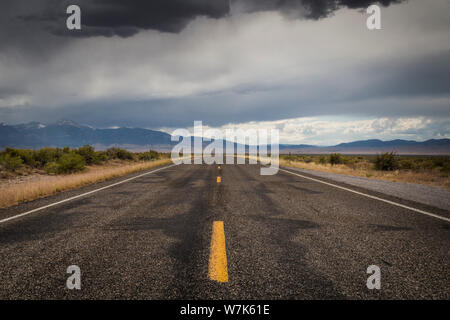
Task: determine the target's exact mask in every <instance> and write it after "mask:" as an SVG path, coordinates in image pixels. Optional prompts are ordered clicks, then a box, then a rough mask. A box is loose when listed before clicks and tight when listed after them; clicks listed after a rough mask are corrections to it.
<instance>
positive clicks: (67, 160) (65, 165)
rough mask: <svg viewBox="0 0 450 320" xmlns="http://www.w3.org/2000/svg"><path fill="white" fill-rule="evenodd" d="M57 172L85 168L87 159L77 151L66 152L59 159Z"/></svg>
mask: <svg viewBox="0 0 450 320" xmlns="http://www.w3.org/2000/svg"><path fill="white" fill-rule="evenodd" d="M57 164H58V169H57V173H74V172H78V171H83V170H84V169H85V165H86V163H85V161H84V159H83V157H82V156H80V155H79V154H76V153H66V154H64V155H62V156H61V158H59V160H58V161H57Z"/></svg>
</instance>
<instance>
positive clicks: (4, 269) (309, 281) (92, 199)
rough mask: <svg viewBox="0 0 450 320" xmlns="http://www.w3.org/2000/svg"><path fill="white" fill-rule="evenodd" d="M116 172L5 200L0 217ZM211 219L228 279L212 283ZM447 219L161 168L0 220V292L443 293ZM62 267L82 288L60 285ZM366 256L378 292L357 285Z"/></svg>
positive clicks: (447, 280) (279, 185)
mask: <svg viewBox="0 0 450 320" xmlns="http://www.w3.org/2000/svg"><path fill="white" fill-rule="evenodd" d="M291 171H292V172H294V173H295V171H293V170H291ZM297 173H298V172H297ZM218 177H220V179H218ZM124 179H125V178H123V177H122V178H118V179H116V180H113V181H107V182H103V183H100V184H96V185H93V186H89V187H85V188H83V189H79V190H74V191H69V192H65V193H61V194H59V195H56V196H52V197H49V198H45V199H40V200H36V201H33V202H30V203H26V204H23V205H20V206H16V207H12V208H8V209H3V210H0V220H4V219H5V218H8V217H13V216H15V215H17V214H21V213H23V212H27V211H29V210H32V209H34V208H39V207H42V206H45V205H48V204H52V203H55V202H58V201H61V200H63V199H66V198H69V197H72V196H75V195H77V194H82V193H85V192H87V191H91V190H95V189H98V188H100V187H103V186H107V185H110V184H112V183H113V182H118V181H122V180H124ZM349 188H352V189H354V190H358V191H361V192H363V193H367V194H370V195H376V194H374V193H373V192H369V191H364V190H362V189H356V188H355V187H349ZM377 196H380V197H382V198H385V199H388V200H393V201H396V202H399V203H401V204H404V205H407V206H411V207H414V208H418V209H421V210H425V211H427V212H431V213H433V214H437V215H439V216H442V217H446V218H449V217H450V213H449V212H448V211H443V210H440V209H436V208H431V207H424V206H423V205H422V206H421V205H419V204H416V203H411V202H407V201H402V200H399V199H393V198H388V197H387V196H382V195H377ZM215 221H216V222H217V221H219V222H223V229H222V230H223V236H224V243H225V251H224V252H223V253H225V254H226V265H225V267H226V269H225V270H223V266H222V272H226V276H227V282H218V281H214V280H211V279H210V273H211V270H209V268H211V266H210V260H211V254H212V251H213V250H212V249H211V244H212V243H213V242H214V241H212V234H213V223H214V222H215ZM449 227H450V224H449V222H448V221H445V220H442V219H438V218H434V217H432V216H427V215H424V214H421V213H418V212H414V211H411V210H409V209H407V208H402V207H399V206H395V205H392V204H389V203H385V202H382V201H379V200H376V199H371V198H368V197H365V196H362V195H359V194H355V193H352V192H349V191H346V190H342V189H339V188H335V187H333V186H330V185H326V184H322V183H319V182H316V181H312V180H308V179H305V178H302V177H299V176H296V175H293V174H290V173H288V172H285V171H280V172H279V173H278V174H277V175H274V176H261V175H260V174H259V166H256V165H222V166H221V168H219V167H218V166H217V165H210V166H208V165H179V166H172V167H169V168H164V169H163V170H159V171H157V172H154V173H151V174H148V175H145V176H142V177H139V178H137V179H134V180H130V181H127V182H125V183H122V184H119V185H116V186H113V187H111V188H106V189H104V190H101V191H98V192H95V193H92V194H89V195H86V196H83V197H80V198H77V199H74V200H71V201H68V202H64V203H61V204H58V205H55V206H52V207H49V208H46V209H43V210H40V211H37V212H34V213H31V214H28V215H25V216H22V217H19V218H17V219H12V220H9V221H4V222H2V223H0V298H1V299H16V298H32V299H44V298H51V299H53V298H56V299H60V298H61V299H80V298H82V299H84V298H86V299H91V298H97V299H116V298H117V299H118V298H124V299H129V298H130V299H317V298H318V299H380V298H389V299H391V298H400V299H403V298H414V299H416V298H441V299H449V298H450V259H449V244H450V241H449V240H450V228H449ZM218 230H219V231H220V229H218ZM219 240H220V238H219ZM220 244H221V241H219V242H218V247H219V249H218V250H219V251H220ZM218 254H219V255H220V254H221V253H220V252H219V253H218ZM222 262H223V260H222ZM70 265H77V266H79V267H80V269H81V290H69V289H67V288H66V280H67V278H68V277H69V274H67V273H66V270H67V267H68V266H70ZM370 265H377V266H379V267H380V269H381V289H380V290H369V289H368V288H367V287H366V280H367V278H368V277H369V275H368V274H367V273H366V270H367V267H368V266H370Z"/></svg>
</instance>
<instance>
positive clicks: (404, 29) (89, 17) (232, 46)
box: [0, 0, 450, 145]
mask: <svg viewBox="0 0 450 320" xmlns="http://www.w3.org/2000/svg"><path fill="white" fill-rule="evenodd" d="M372 2H373V1H369V0H284V1H281V0H231V1H228V0H217V1H215V0H176V1H167V0H165V1H144V0H139V1H120V0H90V1H87V0H86V1H76V0H71V1H60V0H46V1H38V0H35V1H20V0H19V1H18V0H2V1H1V2H0V122H6V123H21V122H28V121H33V120H35V121H41V122H44V123H49V122H54V121H57V120H59V119H63V118H64V119H71V120H74V121H77V122H80V123H83V124H88V125H92V126H96V127H114V126H131V127H145V128H152V129H161V130H165V131H168V132H170V131H171V130H172V129H175V128H179V127H192V125H193V121H194V120H202V121H203V123H204V124H205V125H206V126H208V127H217V128H230V127H242V128H249V127H258V128H261V127H267V128H278V129H280V137H281V141H282V142H284V143H313V144H321V145H329V144H335V143H339V142H346V141H352V140H359V139H369V138H380V139H383V140H388V139H395V138H401V139H412V140H426V139H430V138H450V15H449V12H450V1H448V0H428V1H423V0H409V1H389V0H383V1H381V3H380V2H377V3H378V4H380V6H381V25H382V29H381V30H373V31H370V30H368V29H367V27H366V19H367V17H368V14H367V13H366V12H365V9H366V8H367V7H368V6H369V4H371V3H372ZM69 4H78V5H79V6H80V7H81V22H82V30H73V31H69V30H67V28H66V18H67V16H68V15H67V14H66V8H67V6H68V5H69Z"/></svg>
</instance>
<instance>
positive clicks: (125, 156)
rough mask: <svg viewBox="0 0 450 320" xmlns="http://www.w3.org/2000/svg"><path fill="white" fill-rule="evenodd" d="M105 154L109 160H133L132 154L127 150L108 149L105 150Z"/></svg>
mask: <svg viewBox="0 0 450 320" xmlns="http://www.w3.org/2000/svg"><path fill="white" fill-rule="evenodd" d="M106 154H107V155H108V158H110V159H120V160H133V159H134V157H133V154H132V153H131V152H129V151H127V150H124V149H120V148H109V149H108V150H106Z"/></svg>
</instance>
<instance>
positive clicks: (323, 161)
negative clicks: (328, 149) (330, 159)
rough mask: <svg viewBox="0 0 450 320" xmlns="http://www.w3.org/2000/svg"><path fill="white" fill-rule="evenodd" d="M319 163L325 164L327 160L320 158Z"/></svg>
mask: <svg viewBox="0 0 450 320" xmlns="http://www.w3.org/2000/svg"><path fill="white" fill-rule="evenodd" d="M319 163H320V164H326V163H327V158H325V157H324V156H320V158H319Z"/></svg>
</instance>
